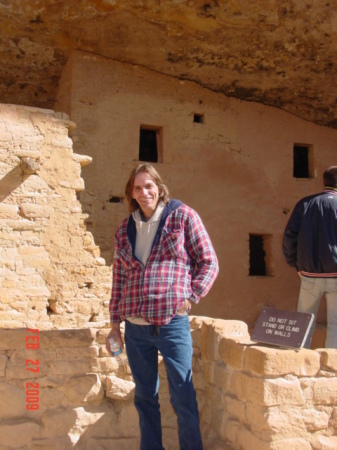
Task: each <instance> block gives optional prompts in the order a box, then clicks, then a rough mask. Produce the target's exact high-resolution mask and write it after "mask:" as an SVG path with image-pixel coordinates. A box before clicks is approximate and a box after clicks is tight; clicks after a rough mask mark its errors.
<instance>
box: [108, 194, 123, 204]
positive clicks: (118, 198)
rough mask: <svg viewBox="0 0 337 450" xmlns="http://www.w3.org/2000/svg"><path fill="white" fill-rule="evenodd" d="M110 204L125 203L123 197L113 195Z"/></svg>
mask: <svg viewBox="0 0 337 450" xmlns="http://www.w3.org/2000/svg"><path fill="white" fill-rule="evenodd" d="M109 203H123V197H117V196H116V195H113V196H111V197H110V198H109Z"/></svg>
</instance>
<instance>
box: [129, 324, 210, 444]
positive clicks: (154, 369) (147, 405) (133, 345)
mask: <svg viewBox="0 0 337 450" xmlns="http://www.w3.org/2000/svg"><path fill="white" fill-rule="evenodd" d="M125 344H126V352H127V355H128V359H129V364H130V368H131V372H132V375H133V379H134V381H135V384H136V389H135V399H134V402H135V407H136V409H137V411H138V414H139V425H140V432H141V447H140V448H141V450H164V447H163V445H162V430H161V416H160V406H159V396H158V388H159V376H158V350H159V351H160V353H161V355H162V356H163V359H164V362H165V366H166V371H167V378H168V382H169V388H170V395H171V403H172V406H173V408H174V410H175V412H176V414H177V416H178V428H179V444H180V449H181V450H202V441H201V434H200V425H199V412H198V404H197V400H196V394H195V390H194V387H193V383H192V353H193V348H192V337H191V330H190V324H189V320H188V316H175V317H174V318H173V319H172V321H171V322H170V323H169V324H167V325H163V326H162V327H160V329H159V331H158V332H156V328H155V326H154V325H135V324H132V323H130V322H128V321H126V324H125Z"/></svg>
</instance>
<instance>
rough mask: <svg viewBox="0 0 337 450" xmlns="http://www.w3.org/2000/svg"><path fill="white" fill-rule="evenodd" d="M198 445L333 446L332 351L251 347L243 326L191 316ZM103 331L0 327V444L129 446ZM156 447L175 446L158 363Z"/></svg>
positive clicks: (123, 392)
mask: <svg viewBox="0 0 337 450" xmlns="http://www.w3.org/2000/svg"><path fill="white" fill-rule="evenodd" d="M191 328H192V336H193V346H194V356H193V371H194V383H195V387H196V391H197V399H198V402H199V410H200V418H201V429H202V436H203V441H204V448H205V450H229V449H235V450H284V449H291V450H327V449H333V448H336V446H337V400H336V399H337V395H336V394H337V351H336V350H325V349H321V350H317V351H313V350H305V349H301V350H289V349H274V348H269V347H265V346H258V345H256V343H254V342H252V341H250V339H249V335H248V333H247V326H246V325H245V324H244V323H243V322H238V321H225V320H215V319H209V318H205V317H203V318H201V317H191ZM107 332H108V330H105V329H97V328H96V329H95V328H91V329H89V328H86V329H78V330H75V329H72V330H45V331H40V332H39V331H38V330H35V329H34V330H31V329H16V330H13V329H12V330H9V329H7V330H5V329H3V330H0V405H1V406H0V435H1V445H0V448H1V450H14V449H15V450H18V449H20V450H33V449H34V450H43V449H46V450H47V449H48V450H61V449H62V450H67V449H71V448H77V449H80V450H82V449H83V450H108V449H111V448H113V449H115V450H137V449H138V448H139V429H138V416H137V414H136V411H135V408H134V406H133V401H132V400H133V389H134V384H133V381H132V377H131V375H130V371H129V368H128V365H127V361H121V362H120V363H118V362H117V361H116V360H115V359H113V358H111V357H109V356H108V355H107V352H106V350H105V348H104V338H105V336H106V334H107ZM159 395H160V401H161V410H162V420H163V434H164V446H165V448H166V449H167V450H176V449H177V448H178V440H177V426H176V418H175V415H174V413H173V411H172V408H171V406H170V404H169V393H168V387H167V381H166V376H165V368H164V366H163V363H162V362H160V394H159Z"/></svg>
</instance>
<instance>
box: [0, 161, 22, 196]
mask: <svg viewBox="0 0 337 450" xmlns="http://www.w3.org/2000/svg"><path fill="white" fill-rule="evenodd" d="M23 182H24V173H23V171H22V168H21V165H20V164H19V165H17V166H16V167H14V169H12V170H11V171H10V172H8V173H7V174H6V175H5V176H4V177H3V178H1V180H0V202H3V201H4V200H5V199H6V198H7V197H8V196H9V195H10V194H11V193H12V192H13V191H15V189H17V188H18V187H19V186H20V185H21V184H22V183H23Z"/></svg>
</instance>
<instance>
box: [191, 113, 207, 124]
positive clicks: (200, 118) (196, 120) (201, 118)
mask: <svg viewBox="0 0 337 450" xmlns="http://www.w3.org/2000/svg"><path fill="white" fill-rule="evenodd" d="M193 122H194V123H204V122H205V118H204V115H203V114H193Z"/></svg>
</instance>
